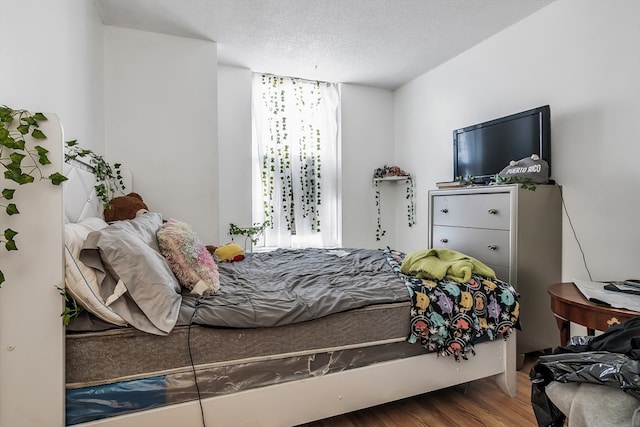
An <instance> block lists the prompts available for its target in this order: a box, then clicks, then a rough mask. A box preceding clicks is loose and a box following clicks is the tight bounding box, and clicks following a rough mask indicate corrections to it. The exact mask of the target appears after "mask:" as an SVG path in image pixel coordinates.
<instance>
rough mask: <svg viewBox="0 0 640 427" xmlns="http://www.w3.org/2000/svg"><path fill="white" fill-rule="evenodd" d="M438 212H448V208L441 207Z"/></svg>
mask: <svg viewBox="0 0 640 427" xmlns="http://www.w3.org/2000/svg"><path fill="white" fill-rule="evenodd" d="M440 212H442V213H447V212H449V209H447V208H443V209H440Z"/></svg>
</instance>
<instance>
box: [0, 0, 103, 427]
mask: <svg viewBox="0 0 640 427" xmlns="http://www.w3.org/2000/svg"><path fill="white" fill-rule="evenodd" d="M102 69H103V63H102V22H101V20H100V18H99V16H98V14H97V11H96V9H95V6H94V4H93V2H89V1H85V0H64V1H62V0H55V1H35V0H1V1H0V104H2V105H8V106H9V107H12V108H16V109H28V110H32V111H42V112H44V113H47V114H48V115H49V118H50V120H49V121H48V122H45V123H44V124H43V128H42V129H43V130H44V132H45V133H46V134H47V136H48V139H47V140H45V141H43V144H42V145H43V146H44V147H45V148H47V149H49V150H50V155H49V157H50V159H51V160H52V162H53V164H52V165H50V166H49V167H47V168H46V169H45V170H44V172H45V173H46V174H50V173H52V172H53V171H61V169H62V139H63V135H62V130H61V128H60V126H59V125H58V124H57V120H56V114H53V113H57V116H58V117H60V118H61V119H62V121H63V123H64V125H65V134H64V138H65V139H67V140H70V139H77V140H78V141H79V143H81V144H82V145H83V147H86V148H90V149H92V150H94V151H96V152H98V153H102V152H103V151H104V135H103V132H104V122H103V97H102V80H103V73H102ZM0 181H3V180H2V178H1V177H0ZM13 185H14V184H13V183H11V182H9V183H7V182H0V189H1V188H14V187H12V186H13ZM61 193H62V189H61V187H53V186H51V185H49V184H48V183H47V182H41V183H36V184H31V185H28V186H25V187H24V188H19V191H17V192H16V204H17V205H18V207H19V209H20V211H21V214H20V215H14V216H12V217H11V218H7V217H5V216H4V215H2V216H0V229H1V230H4V229H5V228H6V227H11V228H12V229H14V230H16V231H18V232H19V234H18V235H17V237H16V242H17V245H18V248H19V250H18V251H17V252H10V253H9V252H5V251H4V248H3V249H2V250H1V251H0V265H1V266H2V267H1V268H2V270H3V271H4V273H5V276H6V282H5V283H4V284H3V285H2V287H1V288H0V384H1V385H0V426H24V427H36V426H62V425H64V369H63V366H64V339H63V338H64V329H63V326H62V320H61V318H60V314H61V313H62V309H63V303H62V299H61V297H60V295H59V294H58V290H57V289H56V286H62V284H63V263H62V194H61ZM34 267H35V268H34Z"/></svg>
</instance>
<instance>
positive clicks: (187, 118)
mask: <svg viewBox="0 0 640 427" xmlns="http://www.w3.org/2000/svg"><path fill="white" fill-rule="evenodd" d="M104 33H105V48H104V51H105V105H106V108H105V111H106V120H105V125H106V144H107V151H108V153H107V157H108V158H109V159H110V160H111V161H112V162H122V163H123V167H125V168H128V169H131V171H132V173H133V187H134V190H135V191H136V192H138V193H140V195H141V196H142V197H143V198H144V200H145V202H146V204H147V206H149V209H150V210H152V211H156V212H160V213H162V214H163V216H164V217H165V218H176V219H179V220H181V221H185V222H187V223H189V224H190V225H191V226H192V227H193V229H194V231H195V232H196V233H197V234H198V236H199V237H200V239H201V240H202V241H203V242H205V243H207V244H208V243H209V242H217V241H219V239H218V148H217V145H218V109H217V103H218V99H217V97H218V95H217V46H216V44H215V43H213V42H206V41H201V40H194V39H189V38H183V37H175V36H168V35H163V34H156V33H150V32H145V31H137V30H130V29H125V28H118V27H110V26H105V27H104Z"/></svg>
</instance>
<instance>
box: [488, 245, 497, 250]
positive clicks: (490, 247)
mask: <svg viewBox="0 0 640 427" xmlns="http://www.w3.org/2000/svg"><path fill="white" fill-rule="evenodd" d="M487 249H489V250H490V251H495V250H496V249H498V246H496V245H487Z"/></svg>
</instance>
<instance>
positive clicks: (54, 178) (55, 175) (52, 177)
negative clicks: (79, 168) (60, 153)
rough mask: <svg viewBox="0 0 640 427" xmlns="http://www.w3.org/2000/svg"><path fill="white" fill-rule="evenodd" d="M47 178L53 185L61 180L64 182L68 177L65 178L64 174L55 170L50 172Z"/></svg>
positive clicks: (58, 183) (60, 182)
mask: <svg viewBox="0 0 640 427" xmlns="http://www.w3.org/2000/svg"><path fill="white" fill-rule="evenodd" d="M49 179H50V180H51V183H52V184H53V185H60V184H62V183H63V182H65V181H66V180H68V179H69V178H67V177H66V176H64V175H62V174H61V173H60V172H56V173H52V174H51V175H49Z"/></svg>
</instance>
